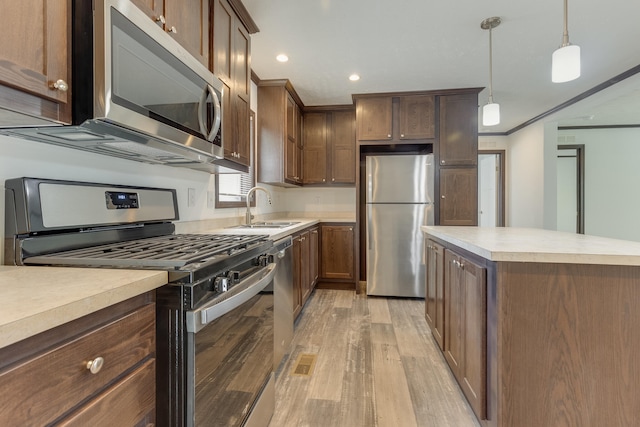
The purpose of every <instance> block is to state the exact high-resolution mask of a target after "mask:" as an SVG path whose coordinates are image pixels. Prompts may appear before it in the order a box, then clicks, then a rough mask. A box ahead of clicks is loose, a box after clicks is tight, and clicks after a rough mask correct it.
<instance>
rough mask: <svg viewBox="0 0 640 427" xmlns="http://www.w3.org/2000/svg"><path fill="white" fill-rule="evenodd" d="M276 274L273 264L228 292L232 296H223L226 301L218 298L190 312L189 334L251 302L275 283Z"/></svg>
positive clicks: (188, 320) (188, 313)
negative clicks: (270, 284)
mask: <svg viewBox="0 0 640 427" xmlns="http://www.w3.org/2000/svg"><path fill="white" fill-rule="evenodd" d="M275 274H276V264H275V263H271V264H269V265H267V266H266V267H265V268H263V269H261V270H260V271H258V272H256V273H254V274H252V275H251V276H249V277H247V278H246V279H244V280H243V281H242V282H240V283H238V284H237V285H236V286H234V287H233V289H231V290H230V291H228V292H229V294H232V295H231V296H228V297H227V295H226V293H225V294H222V295H221V298H222V297H226V298H225V299H222V300H220V299H219V298H218V299H216V300H213V301H211V302H209V303H208V304H205V305H204V306H202V307H200V308H197V309H195V310H193V311H188V312H187V313H186V323H187V325H186V326H187V332H192V333H196V332H199V331H200V330H202V329H203V328H204V327H205V326H207V324H209V323H211V322H213V321H214V320H216V319H218V318H220V317H222V316H224V315H225V314H227V313H228V312H230V311H231V310H234V309H235V308H237V307H239V306H241V305H242V304H244V303H245V302H247V301H249V300H250V299H251V298H253V297H254V296H256V295H258V294H259V293H260V291H262V290H264V288H266V287H267V285H269V283H271V282H272V281H273V277H274V276H275Z"/></svg>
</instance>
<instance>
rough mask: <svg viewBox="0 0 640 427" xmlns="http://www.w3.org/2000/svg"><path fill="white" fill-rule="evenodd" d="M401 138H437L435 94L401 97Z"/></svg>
mask: <svg viewBox="0 0 640 427" xmlns="http://www.w3.org/2000/svg"><path fill="white" fill-rule="evenodd" d="M399 121H400V139H432V138H435V136H436V133H435V130H436V126H435V96H433V95H413V96H402V97H400V98H399Z"/></svg>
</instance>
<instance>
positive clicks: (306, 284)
mask: <svg viewBox="0 0 640 427" xmlns="http://www.w3.org/2000/svg"><path fill="white" fill-rule="evenodd" d="M309 235H310V232H309V231H305V232H304V233H302V234H300V237H299V238H300V287H301V289H302V302H301V304H302V306H303V307H304V304H305V302H306V301H307V298H309V294H311V289H312V287H313V286H312V285H311V263H310V262H309V260H310V245H309V242H310V240H311V239H310V237H309Z"/></svg>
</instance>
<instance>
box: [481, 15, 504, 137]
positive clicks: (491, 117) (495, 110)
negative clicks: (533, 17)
mask: <svg viewBox="0 0 640 427" xmlns="http://www.w3.org/2000/svg"><path fill="white" fill-rule="evenodd" d="M500 22H502V21H501V20H500V18H498V17H497V16H494V17H492V18H487V19H485V20H484V21H482V22H481V23H480V28H482V29H483V30H489V99H488V102H487V105H485V106H484V107H482V125H483V126H495V125H497V124H500V105H499V104H497V103H495V102H493V40H492V37H491V34H492V33H491V30H493V29H494V28H495V27H497V26H498V25H500Z"/></svg>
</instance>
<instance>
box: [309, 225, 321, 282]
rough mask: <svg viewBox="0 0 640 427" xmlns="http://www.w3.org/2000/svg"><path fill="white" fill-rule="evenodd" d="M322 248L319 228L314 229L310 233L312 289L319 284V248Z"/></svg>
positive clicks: (310, 280)
mask: <svg viewBox="0 0 640 427" xmlns="http://www.w3.org/2000/svg"><path fill="white" fill-rule="evenodd" d="M319 247H320V236H319V235H318V227H316V228H312V229H311V231H310V232H309V282H310V286H311V289H312V290H313V287H314V286H315V285H316V283H317V282H318V277H319V273H320V266H319V259H318V248H319Z"/></svg>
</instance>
